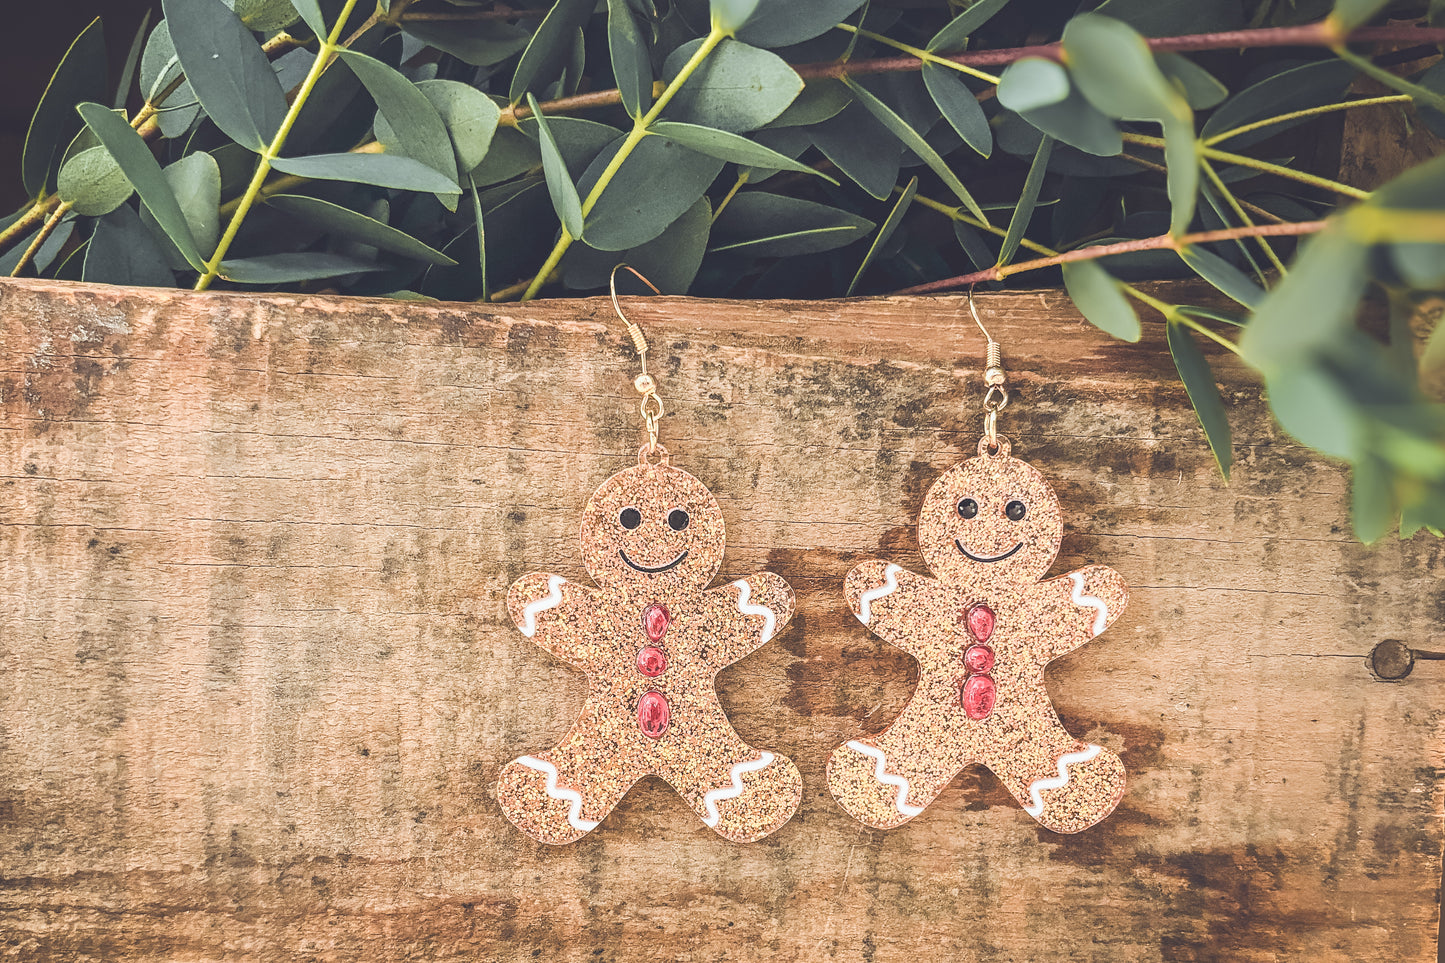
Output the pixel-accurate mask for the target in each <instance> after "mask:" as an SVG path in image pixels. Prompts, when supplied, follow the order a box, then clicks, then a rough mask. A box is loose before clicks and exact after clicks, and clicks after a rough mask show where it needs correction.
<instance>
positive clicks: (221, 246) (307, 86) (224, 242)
mask: <svg viewBox="0 0 1445 963" xmlns="http://www.w3.org/2000/svg"><path fill="white" fill-rule="evenodd" d="M356 3H357V0H346V5H345V6H344V7H342V9H341V14H340V16H338V17H337V18H336V25H335V26H333V27H332V28H331V33H330V34H329V35H328V36H327V37H326V39H325V40H324V41H322V43H321V49H320V50H318V51H317V52H316V59H315V60H314V61H312V62H311V69H310V70H309V71H308V72H307V74H306V79H305V80H304V81H302V82H301V87H300V88H299V89H298V90H297V91H296V96H295V98H294V99H293V100H292V101H291V106H290V108H289V109H287V111H286V117H285V118H284V119H283V120H282V121H281V126H280V128H279V129H278V130H277V131H276V135H275V136H274V137H272V138H271V143H269V144H267V145H266V149H265V150H264V151H262V152H261V157H260V159H259V160H258V161H257V163H256V173H255V174H253V175H252V177H251V183H250V184H249V185H247V187H246V193H245V194H243V195H242V196H241V202H240V204H238V205H237V206H236V212H235V213H234V214H232V215H231V222H230V223H229V224H227V225H226V232H225V233H224V234H222V235H221V240H220V242H219V243H218V244H217V245H216V250H215V253H214V254H212V255H211V258H210V260H208V261H207V262H206V270H205V271H204V272H203V273H202V274H201V276H200V277H199V278H198V279H197V280H196V287H195V290H197V291H204V290H206V289H207V288H209V287H210V286H211V282H212V281H214V280H215V279H216V277H217V276H218V275H219V274H220V271H221V261H222V260H223V259H224V258H225V256H226V252H227V251H229V250H230V249H231V244H232V242H234V241H235V240H236V234H237V233H239V232H240V230H241V225H242V223H244V222H245V220H246V215H247V214H249V213H250V211H251V206H252V205H253V204H255V203H256V199H257V198H258V197H260V196H261V191H262V189H263V188H264V187H265V185H266V176H267V175H268V174H270V173H271V162H272V161H274V160H275V159H276V158H277V157H280V156H281V150H282V148H284V147H285V146H286V138H287V137H289V136H290V135H291V128H292V126H293V125H295V123H296V118H297V117H298V116H300V114H301V108H302V107H305V106H306V100H307V98H308V97H310V96H311V91H312V90H313V89H314V88H315V87H316V82H317V81H318V80H320V79H321V73H322V71H324V70H325V69H326V67H327V65H328V64H330V63H331V59H332V57H334V56H335V54H336V50H337V46H338V41H339V40H340V38H341V31H342V29H343V28H344V27H345V26H346V21H347V20H349V19H350V18H351V11H352V10H353V9H354V8H355V7H356Z"/></svg>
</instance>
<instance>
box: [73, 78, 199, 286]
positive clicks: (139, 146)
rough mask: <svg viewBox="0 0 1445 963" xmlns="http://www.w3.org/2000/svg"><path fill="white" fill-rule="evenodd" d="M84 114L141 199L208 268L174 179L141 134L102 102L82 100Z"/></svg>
mask: <svg viewBox="0 0 1445 963" xmlns="http://www.w3.org/2000/svg"><path fill="white" fill-rule="evenodd" d="M76 110H77V111H79V112H80V116H81V117H82V118H83V119H84V120H85V124H86V126H88V127H89V128H90V129H91V131H92V132H93V133H94V134H95V136H96V137H98V138H99V139H100V142H101V143H102V144H104V145H105V147H106V149H107V150H109V151H110V155H111V156H112V157H114V158H115V161H116V163H117V164H119V165H120V169H121V170H123V171H125V176H126V179H127V180H129V181H130V182H131V185H132V186H134V187H135V189H136V193H137V194H139V195H140V199H141V202H142V203H144V204H145V206H146V209H147V210H149V211H150V212H151V214H152V215H153V216H154V217H155V219H156V222H157V223H158V224H160V226H161V229H162V230H164V231H165V233H166V236H167V237H169V238H170V239H171V241H172V242H173V243H174V244H175V245H176V247H177V249H178V250H179V251H180V252H181V254H182V255H183V256H184V257H185V259H186V261H187V262H188V263H189V264H190V265H191V266H192V267H194V268H195V269H196V270H198V271H200V270H204V269H205V264H204V261H203V260H202V258H201V254H200V251H199V249H198V248H197V246H196V239H195V237H193V236H192V234H191V228H190V225H189V224H187V223H186V218H185V215H184V214H182V213H181V207H180V205H179V204H178V203H177V202H176V195H175V194H174V193H173V192H172V191H171V186H170V183H169V182H168V181H167V180H166V176H165V174H164V173H163V172H162V171H161V165H160V164H159V163H157V162H156V159H155V157H154V155H152V154H151V152H150V148H149V147H147V146H146V142H145V141H143V140H141V138H140V135H139V134H137V133H136V132H135V130H134V129H133V128H132V127H131V126H130V124H128V123H126V122H125V121H124V120H122V119H121V118H120V117H119V116H117V115H116V114H115V112H113V111H111V110H109V109H107V108H105V107H102V106H101V105H100V104H94V103H92V104H81V105H80V106H79V107H77V108H76Z"/></svg>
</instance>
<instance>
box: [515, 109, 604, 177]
mask: <svg viewBox="0 0 1445 963" xmlns="http://www.w3.org/2000/svg"><path fill="white" fill-rule="evenodd" d="M519 129H520V130H521V131H522V132H523V133H524V134H525V135H526V136H527V137H530V138H533V139H535V140H537V141H539V142H540V140H541V133H540V132H539V131H538V129H537V119H536V118H535V117H528V118H527V119H526V120H524V121H522V123H521V124H520V125H519ZM547 130H548V131H549V132H550V133H551V135H552V142H553V143H554V144H556V145H557V152H558V153H560V154H561V155H562V160H563V161H565V162H566V164H567V173H568V174H569V175H571V177H572V179H573V180H576V179H577V178H579V177H581V176H582V172H583V171H585V170H587V165H589V164H591V163H592V161H593V160H594V159H595V158H596V157H597V155H598V154H600V153H602V151H603V150H605V149H606V148H607V147H608V146H609V145H611V144H612V143H613V142H614V141H616V140H617V138H619V137H621V136H622V131H620V130H618V129H617V128H616V127H609V126H607V125H606V124H599V123H597V122H596V121H593V120H583V119H582V118H581V117H563V116H558V117H548V118H547ZM531 156H532V159H531V161H530V163H528V164H527V166H526V167H525V168H523V169H524V170H526V169H528V168H532V167H536V166H537V165H538V164H540V163H541V158H542V155H541V151H540V147H539V149H538V150H534V151H532V155H531ZM488 160H489V161H490V157H489V158H488ZM487 166H488V167H489V168H490V166H491V165H490V163H489V164H488V165H487Z"/></svg>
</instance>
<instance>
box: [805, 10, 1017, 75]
mask: <svg viewBox="0 0 1445 963" xmlns="http://www.w3.org/2000/svg"><path fill="white" fill-rule="evenodd" d="M833 29H834V30H846V31H848V32H849V33H852V34H857V35H858V36H860V37H867V38H868V39H869V40H875V41H877V42H878V43H881V44H883V45H884V46H886V47H892V48H893V49H894V50H901V51H903V52H904V53H906V54H911V55H912V56H914V57H917V58H918V60H919V62H920V64H925V63H928V64H938V65H939V66H941V67H948V68H949V69H950V70H957V71H958V72H959V73H963V74H968V75H969V76H970V77H977V78H978V79H979V80H984V81H987V82H988V83H991V84H994V85H995V86H997V84H998V78H997V77H995V76H994V75H993V74H990V73H985V72H984V71H982V70H978V69H975V68H973V67H970V66H968V65H967V64H965V63H961V62H960V61H957V60H953V59H951V58H949V57H947V56H939V55H938V54H935V53H931V52H929V51H927V50H924V49H922V48H920V47H914V46H910V45H909V44H906V43H903V42H901V41H898V40H894V39H893V38H892V37H885V36H883V34H881V33H874V32H873V31H872V30H864V29H863V28H862V27H855V26H853V25H852V24H850V23H840V24H838V25H837V26H836V27H834V28H833ZM862 62H863V63H867V61H862ZM857 63H859V61H854V65H855V66H856V65H857Z"/></svg>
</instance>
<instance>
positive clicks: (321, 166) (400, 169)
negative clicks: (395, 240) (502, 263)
mask: <svg viewBox="0 0 1445 963" xmlns="http://www.w3.org/2000/svg"><path fill="white" fill-rule="evenodd" d="M271 166H272V167H274V168H276V169H277V170H278V171H281V172H282V173H283V174H295V175H296V176H297V177H311V178H315V179H317V180H326V181H351V182H353V183H357V184H374V185H376V186H377V187H390V188H393V189H395V190H402V191H423V192H426V193H429V194H458V195H459V194H460V192H461V188H460V187H458V186H457V184H456V182H455V181H453V180H451V179H450V178H448V177H447V176H446V175H445V174H441V173H439V172H438V171H437V170H436V169H435V168H433V167H428V166H427V165H426V164H423V163H421V162H420V161H416V160H413V159H412V158H410V157H401V156H399V155H396V154H359V153H349V154H312V155H311V156H309V157H278V158H276V159H275V160H274V161H272V162H271Z"/></svg>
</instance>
